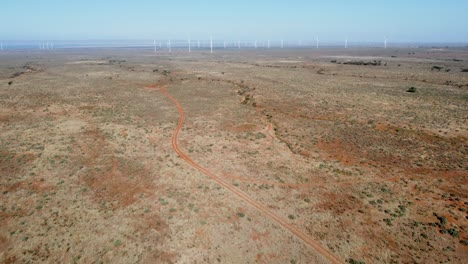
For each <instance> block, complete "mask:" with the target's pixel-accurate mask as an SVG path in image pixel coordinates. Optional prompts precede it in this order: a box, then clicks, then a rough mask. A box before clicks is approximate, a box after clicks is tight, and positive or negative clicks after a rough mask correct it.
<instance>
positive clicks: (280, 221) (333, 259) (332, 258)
mask: <svg viewBox="0 0 468 264" xmlns="http://www.w3.org/2000/svg"><path fill="white" fill-rule="evenodd" d="M147 88H150V89H151V88H153V89H154V86H147ZM160 92H161V93H162V94H164V95H165V96H166V97H167V98H169V99H170V100H171V101H173V102H174V103H175V105H176V106H177V110H178V111H179V114H180V117H179V121H178V123H177V126H176V128H175V129H174V133H173V134H172V148H173V149H174V151H175V152H176V153H177V154H178V155H179V156H180V157H181V158H182V159H183V160H185V161H186V162H187V163H189V164H190V165H191V166H192V167H194V168H195V169H197V170H199V171H200V172H203V173H204V174H205V175H207V176H208V177H210V178H211V179H212V180H214V181H216V182H217V183H218V184H219V185H221V186H223V187H224V188H226V189H228V190H229V191H231V192H232V193H233V194H235V195H237V196H238V197H239V198H241V199H242V200H244V201H245V202H247V203H249V204H250V205H252V206H254V207H255V208H257V209H258V210H259V211H261V212H262V213H263V214H265V215H267V216H268V217H270V218H271V219H272V220H273V221H275V222H276V223H278V224H279V225H280V226H282V227H283V228H285V229H287V230H288V231H290V232H291V233H292V234H294V235H295V236H296V237H298V238H300V239H301V240H302V241H304V242H305V243H306V244H307V245H309V246H310V247H311V248H313V249H314V250H315V251H316V252H317V253H319V254H320V255H322V256H323V257H324V258H326V259H327V260H329V261H330V262H331V263H343V262H342V261H341V260H340V259H339V258H338V257H337V256H335V255H334V254H333V253H332V252H331V251H330V250H328V249H327V248H325V247H323V246H322V245H321V244H320V243H319V242H317V241H315V240H314V239H313V238H311V237H310V236H308V235H307V234H305V233H304V232H302V231H301V230H299V229H298V228H296V227H294V226H293V225H290V224H289V223H288V222H287V221H286V220H285V219H283V218H282V217H280V216H278V215H277V214H275V213H274V212H272V211H271V210H269V209H268V208H267V207H266V206H265V205H263V204H261V203H259V202H257V201H255V200H254V199H252V198H251V197H250V196H248V195H247V194H246V193H244V192H242V191H241V190H239V189H237V188H236V187H235V186H234V185H231V184H230V183H228V182H226V181H224V180H223V179H222V178H220V177H219V176H217V175H215V174H214V173H213V172H211V171H210V170H209V169H207V168H205V167H202V166H201V165H199V164H198V163H196V162H195V161H193V160H192V159H191V158H190V157H189V156H188V155H186V154H185V153H184V152H183V151H182V150H181V149H180V148H179V145H178V136H179V132H180V129H181V128H182V126H183V124H184V121H185V112H184V109H183V108H182V105H181V104H180V103H179V101H178V100H177V99H176V98H175V97H173V96H172V95H171V94H170V93H169V92H168V91H167V90H166V88H165V87H160Z"/></svg>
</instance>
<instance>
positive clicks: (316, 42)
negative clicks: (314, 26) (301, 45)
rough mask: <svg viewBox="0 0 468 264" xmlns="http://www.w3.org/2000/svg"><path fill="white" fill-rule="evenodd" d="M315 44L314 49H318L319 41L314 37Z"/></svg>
mask: <svg viewBox="0 0 468 264" xmlns="http://www.w3.org/2000/svg"><path fill="white" fill-rule="evenodd" d="M315 44H316V47H317V49H318V48H319V39H318V37H315Z"/></svg>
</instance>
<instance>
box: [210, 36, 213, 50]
mask: <svg viewBox="0 0 468 264" xmlns="http://www.w3.org/2000/svg"><path fill="white" fill-rule="evenodd" d="M210 53H213V37H210Z"/></svg>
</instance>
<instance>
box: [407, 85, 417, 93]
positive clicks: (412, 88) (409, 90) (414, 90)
mask: <svg viewBox="0 0 468 264" xmlns="http://www.w3.org/2000/svg"><path fill="white" fill-rule="evenodd" d="M406 92H408V93H415V92H416V87H414V86H411V87H410V88H408V90H406Z"/></svg>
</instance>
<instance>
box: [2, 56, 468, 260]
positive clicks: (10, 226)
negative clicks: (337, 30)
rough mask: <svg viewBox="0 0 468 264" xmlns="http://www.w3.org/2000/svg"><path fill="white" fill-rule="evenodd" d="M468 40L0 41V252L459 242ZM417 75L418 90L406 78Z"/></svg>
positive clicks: (208, 251)
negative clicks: (274, 46) (204, 47)
mask: <svg viewBox="0 0 468 264" xmlns="http://www.w3.org/2000/svg"><path fill="white" fill-rule="evenodd" d="M466 68H468V50H466V49H458V50H457V49H437V50H435V49H411V50H410V49H387V50H383V49H375V50H373V49H369V50H365V49H348V50H346V51H345V50H326V49H324V50H318V51H317V50H305V49H304V50H288V51H286V50H284V51H279V50H269V51H266V50H262V51H242V52H237V51H235V52H234V51H232V52H230V51H229V52H228V51H226V52H217V53H216V54H214V55H209V54H203V53H192V54H190V55H189V54H185V53H177V52H175V53H173V54H172V55H171V56H168V54H161V55H158V56H154V55H152V54H151V52H150V51H145V50H81V51H80V50H75V51H73V50H70V51H66V52H64V51H54V52H53V53H34V52H29V53H14V52H3V53H0V132H1V133H0V261H2V262H3V263H38V262H45V263H218V262H220V263H314V262H325V263H326V261H325V260H324V259H323V258H322V257H321V256H319V255H318V254H317V253H316V251H315V250H313V249H312V248H310V247H309V246H308V245H306V244H304V243H303V241H301V240H300V239H298V238H297V237H295V236H294V235H293V234H292V233H290V232H289V231H287V230H285V229H284V228H282V227H281V226H280V225H278V223H277V222H275V221H273V220H272V219H270V218H269V217H267V216H266V215H264V214H262V213H261V212H259V211H258V210H257V209H256V208H255V207H252V206H250V205H249V204H248V203H246V202H245V201H243V200H242V199H239V198H238V197H237V196H235V195H233V193H231V192H230V191H229V190H227V189H225V188H223V187H222V186H219V185H218V184H216V182H214V181H213V180H212V179H210V178H209V177H207V176H206V175H205V174H203V173H201V172H200V171H198V170H195V169H194V168H193V167H191V166H190V165H189V164H188V163H186V162H185V161H184V160H183V159H181V158H180V157H179V156H178V155H177V154H176V153H175V152H174V149H173V147H172V145H171V137H172V134H173V131H174V128H175V127H176V125H177V121H178V118H179V113H178V112H177V107H176V105H174V103H173V102H172V101H171V100H169V99H168V98H167V97H166V96H164V94H163V93H161V90H160V88H161V87H165V88H167V91H168V92H169V93H170V94H171V95H172V96H173V97H174V98H176V99H177V100H178V101H179V102H180V104H181V105H182V106H183V108H184V111H185V114H186V120H185V123H184V125H183V127H182V130H181V132H180V135H179V138H178V142H179V146H180V148H181V149H182V150H183V151H184V152H185V153H186V154H187V155H189V156H190V157H191V158H192V159H193V160H194V161H196V162H197V163H198V164H200V165H201V166H203V167H205V168H209V169H210V170H211V171H212V172H213V173H215V174H216V175H218V176H219V177H220V178H222V179H224V180H225V181H226V182H228V183H229V184H231V185H232V186H234V187H235V188H237V189H239V190H242V191H243V192H245V193H246V194H248V195H249V196H250V197H252V198H253V199H254V200H256V201H257V202H259V203H261V204H263V205H265V206H266V207H268V208H269V209H270V210H271V211H272V212H274V213H275V214H277V215H279V216H281V217H282V218H284V219H285V220H287V221H288V223H289V224H290V225H292V226H294V227H296V228H298V229H300V230H302V231H303V232H304V233H306V234H307V235H309V236H310V237H312V238H313V239H315V240H316V241H318V242H320V243H321V245H323V246H324V247H326V248H328V249H330V250H331V251H332V252H334V254H335V255H337V256H338V257H339V258H340V259H342V260H343V261H347V262H349V263H447V262H450V263H464V262H466V261H467V259H468V232H467V231H468V230H467V229H468V224H467V223H468V191H467V184H468V172H467V169H468V167H467V166H468V164H467V160H466V156H467V139H468V134H467V129H468V125H467V118H468V109H467V101H468V73H466V72H464V69H466ZM411 87H414V89H410V88H411Z"/></svg>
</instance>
